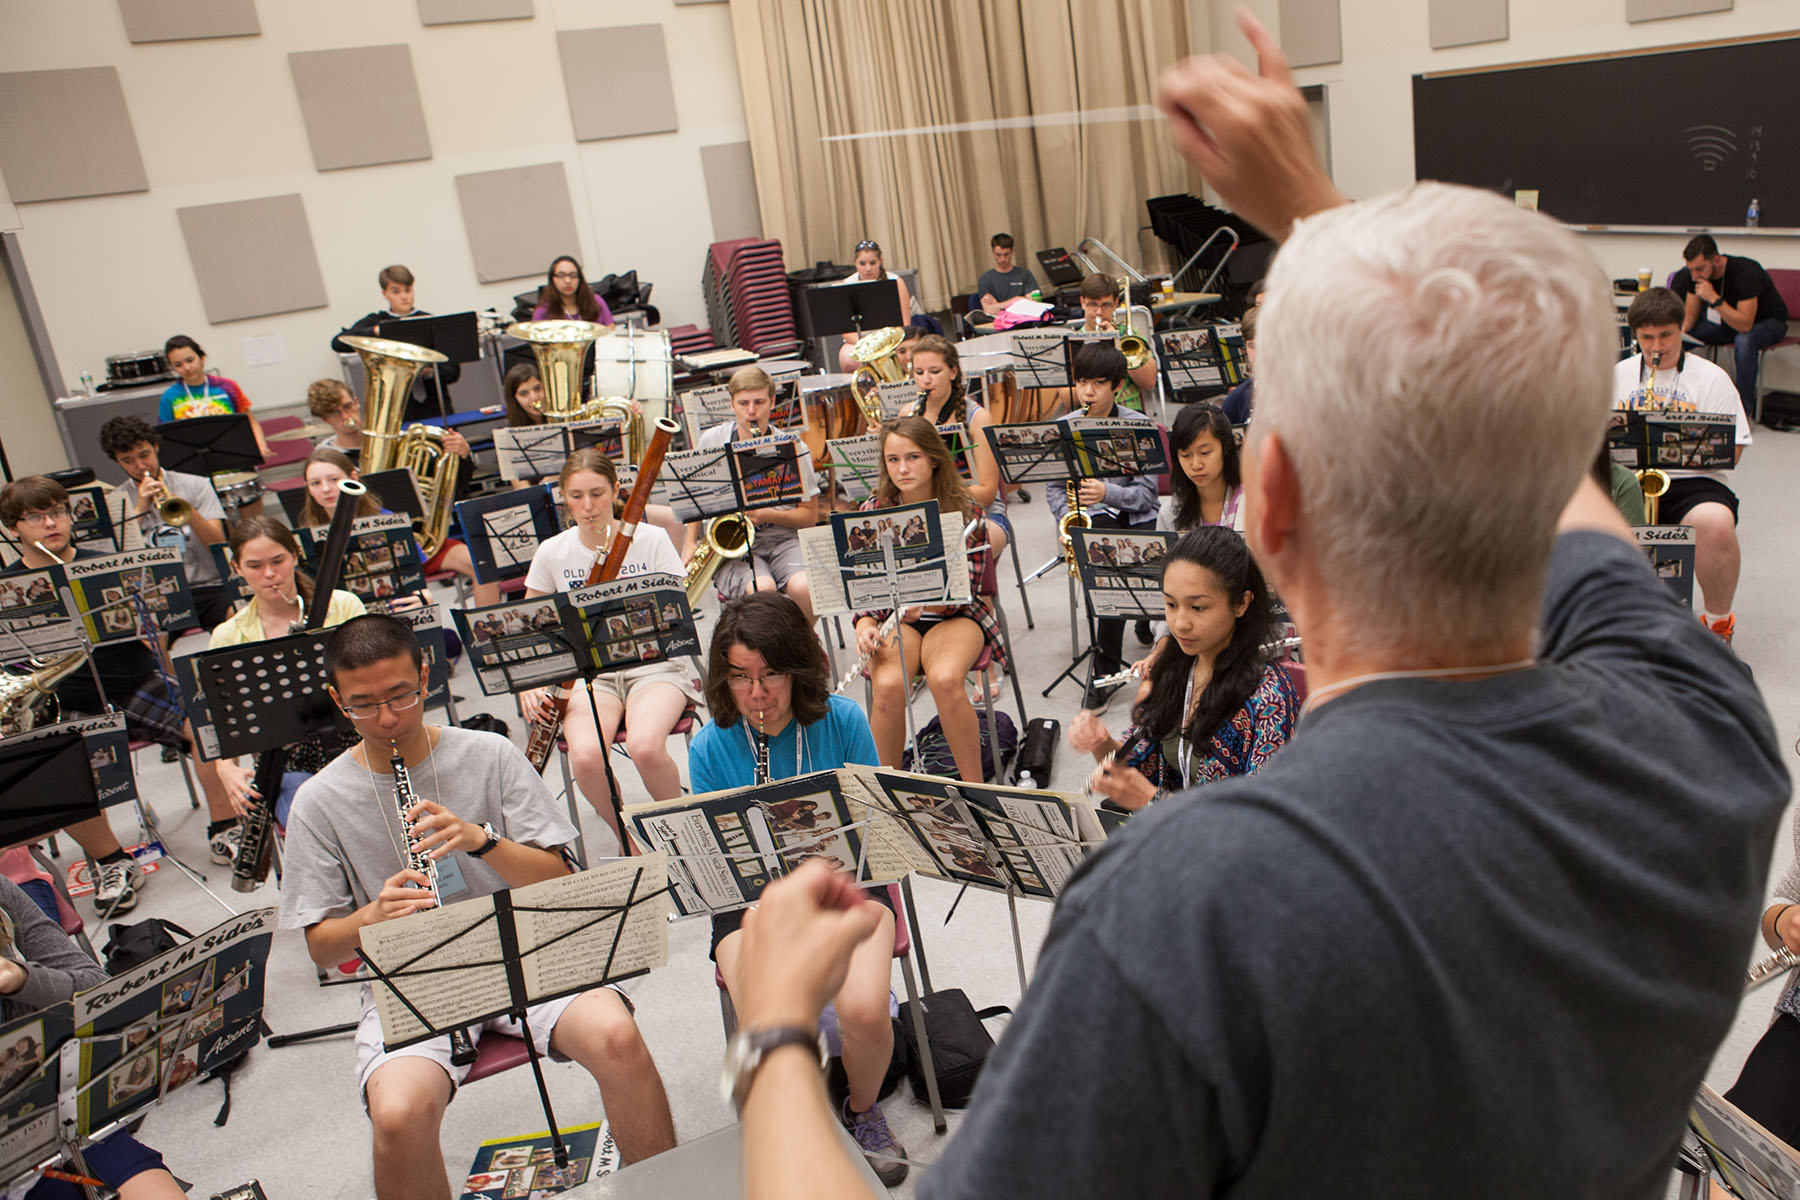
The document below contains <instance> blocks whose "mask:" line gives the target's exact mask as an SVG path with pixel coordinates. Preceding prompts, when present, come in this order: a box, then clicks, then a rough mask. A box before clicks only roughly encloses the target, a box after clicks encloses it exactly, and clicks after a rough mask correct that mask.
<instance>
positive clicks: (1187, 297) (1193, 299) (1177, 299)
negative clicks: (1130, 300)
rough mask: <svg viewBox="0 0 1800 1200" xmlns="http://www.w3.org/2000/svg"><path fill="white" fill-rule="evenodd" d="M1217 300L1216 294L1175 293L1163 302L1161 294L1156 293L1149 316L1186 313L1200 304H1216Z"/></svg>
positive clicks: (1217, 295) (1217, 294)
mask: <svg viewBox="0 0 1800 1200" xmlns="http://www.w3.org/2000/svg"><path fill="white" fill-rule="evenodd" d="M1219 299H1220V296H1219V293H1218V292H1176V293H1174V294H1173V295H1171V296H1170V297H1169V298H1168V299H1167V300H1165V299H1163V298H1162V293H1160V292H1158V293H1157V294H1156V297H1155V299H1154V300H1153V301H1152V302H1151V304H1150V315H1151V316H1152V317H1166V316H1170V315H1172V314H1174V313H1178V312H1186V311H1187V310H1189V309H1191V308H1198V307H1200V306H1201V305H1202V304H1217V303H1218V302H1219Z"/></svg>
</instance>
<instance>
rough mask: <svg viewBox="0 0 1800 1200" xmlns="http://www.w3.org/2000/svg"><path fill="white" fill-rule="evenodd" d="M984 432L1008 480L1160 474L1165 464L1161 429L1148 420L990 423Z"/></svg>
mask: <svg viewBox="0 0 1800 1200" xmlns="http://www.w3.org/2000/svg"><path fill="white" fill-rule="evenodd" d="M982 432H983V433H984V434H985V435H986V436H987V439H988V447H989V448H990V449H991V450H992V451H993V452H994V461H995V463H996V464H997V465H998V466H999V468H1000V475H1001V477H1002V478H1003V479H1005V480H1006V482H1007V483H1010V484H1021V483H1061V482H1066V481H1068V480H1070V479H1090V478H1095V477H1103V476H1118V475H1162V474H1165V473H1166V472H1167V471H1168V469H1169V453H1168V449H1167V447H1166V446H1165V444H1164V442H1163V437H1162V431H1161V430H1160V429H1158V428H1157V427H1156V426H1155V425H1154V424H1152V423H1150V422H1148V421H1127V420H1121V419H1116V418H1094V417H1076V418H1075V419H1073V420H1064V421H1027V422H1017V423H1009V424H1005V425H989V426H987V428H986V429H984V430H983V431H982Z"/></svg>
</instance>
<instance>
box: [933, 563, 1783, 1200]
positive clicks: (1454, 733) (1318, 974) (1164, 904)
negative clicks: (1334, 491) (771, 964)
mask: <svg viewBox="0 0 1800 1200" xmlns="http://www.w3.org/2000/svg"><path fill="white" fill-rule="evenodd" d="M1540 629H1541V631H1542V648H1541V650H1540V654H1539V664H1540V665H1538V666H1537V667H1536V668H1534V669H1531V670H1526V671H1517V672H1512V673H1506V674H1499V675H1495V676H1492V677H1490V678H1487V679H1482V680H1477V681H1463V682H1457V681H1450V680H1428V679H1394V680H1387V681H1383V682H1377V683H1369V684H1366V685H1365V686H1363V687H1359V688H1357V689H1355V690H1354V691H1349V692H1345V693H1344V694H1342V695H1341V696H1339V697H1338V698H1336V699H1334V700H1332V701H1331V702H1330V703H1328V704H1325V705H1322V706H1321V707H1319V708H1318V709H1316V710H1315V711H1313V712H1311V713H1309V714H1308V715H1306V716H1305V717H1304V718H1303V719H1302V720H1301V722H1300V724H1299V726H1298V728H1297V729H1296V730H1295V732H1294V737H1293V740H1292V741H1290V742H1289V743H1288V744H1287V745H1286V746H1284V747H1283V748H1282V749H1281V750H1280V751H1279V752H1278V753H1276V754H1275V755H1274V756H1273V757H1272V758H1271V759H1270V760H1269V761H1268V762H1267V763H1266V764H1265V765H1264V766H1263V767H1262V768H1261V769H1260V770H1258V771H1257V772H1256V773H1255V774H1253V775H1247V776H1244V777H1242V778H1238V779H1231V780H1226V781H1223V782H1220V783H1214V784H1209V785H1208V786H1207V787H1206V789H1205V794H1204V797H1203V798H1199V799H1194V800H1192V801H1191V802H1188V803H1176V802H1171V803H1166V804H1161V805H1156V806H1154V807H1152V808H1151V809H1150V810H1149V811H1148V812H1146V813H1144V814H1141V815H1139V816H1138V817H1136V818H1134V819H1133V820H1132V821H1131V822H1130V823H1129V824H1128V825H1127V826H1126V827H1125V829H1124V831H1123V832H1122V833H1121V834H1120V835H1119V836H1117V837H1116V838H1114V839H1113V840H1112V841H1110V842H1109V843H1108V844H1107V846H1106V847H1104V848H1103V849H1102V850H1100V851H1099V852H1098V853H1097V854H1095V855H1094V856H1093V857H1092V858H1090V859H1089V860H1088V861H1087V862H1086V863H1085V864H1083V866H1082V868H1081V870H1080V871H1079V872H1078V873H1077V874H1076V876H1075V878H1074V880H1073V882H1071V884H1070V885H1069V887H1068V889H1067V891H1066V892H1065V893H1064V894H1063V896H1062V898H1061V900H1060V901H1059V902H1058V904H1057V908H1056V913H1055V915H1054V916H1053V917H1052V919H1051V925H1050V933H1049V937H1048V938H1047V939H1046V940H1045V942H1044V946H1043V950H1042V952H1041V954H1040V956H1039V959H1038V967H1037V974H1036V976H1035V977H1034V978H1033V979H1032V981H1031V987H1030V990H1029V991H1028V992H1027V993H1026V995H1025V998H1024V1000H1023V1001H1022V1002H1021V1003H1020V1005H1019V1009H1018V1016H1017V1017H1015V1018H1014V1020H1013V1023H1012V1025H1011V1027H1010V1028H1008V1029H1007V1030H1006V1032H1005V1034H1004V1035H1003V1036H1002V1038H1001V1039H1000V1043H999V1045H998V1047H997V1048H996V1049H995V1051H994V1053H993V1055H992V1057H991V1058H990V1060H989V1062H988V1064H987V1068H986V1070H985V1071H984V1072H983V1073H982V1075H981V1080H980V1083H979V1085H978V1086H977V1088H976V1090H975V1095H974V1098H973V1099H972V1100H971V1102H970V1104H969V1111H968V1115H967V1117H965V1118H964V1120H963V1123H962V1125H961V1127H960V1128H959V1129H958V1130H957V1131H956V1136H955V1137H954V1138H953V1139H952V1140H951V1142H950V1144H949V1145H948V1146H947V1147H946V1148H945V1151H944V1153H943V1154H942V1156H941V1157H940V1158H939V1161H938V1164H937V1166H936V1167H934V1168H933V1169H932V1170H931V1171H929V1172H927V1173H926V1174H925V1175H924V1176H923V1177H922V1178H921V1180H920V1182H919V1195H920V1196H921V1197H922V1198H923V1200H946V1198H948V1197H989V1196H1032V1197H1037V1198H1039V1200H1043V1198H1054V1197H1084V1198H1085V1197H1093V1196H1131V1197H1134V1198H1145V1197H1163V1196H1180V1197H1194V1196H1230V1197H1233V1198H1236V1200H1249V1198H1252V1197H1256V1198H1261V1197H1271V1198H1273V1197H1323V1196H1359V1197H1360V1196H1380V1197H1383V1198H1384V1200H1392V1198H1396V1197H1398V1198H1402V1200H1407V1198H1412V1197H1418V1198H1419V1200H1439V1198H1441V1197H1446V1196H1455V1197H1457V1198H1458V1200H1469V1198H1471V1197H1473V1198H1488V1197H1492V1198H1494V1200H1516V1198H1517V1197H1522V1196H1543V1195H1553V1194H1554V1195H1562V1196H1583V1197H1599V1196H1605V1197H1661V1196H1662V1195H1663V1194H1664V1189H1665V1186H1666V1184H1667V1181H1668V1178H1669V1171H1670V1168H1671V1166H1672V1165H1673V1162H1674V1157H1675V1150H1676V1146H1677V1144H1678V1142H1679V1140H1680V1138H1681V1136H1682V1132H1683V1129H1684V1126H1685V1119H1686V1115H1687V1107H1688V1101H1689V1100H1690V1099H1691V1098H1692V1096H1693V1095H1694V1092H1695V1090H1696V1088H1697V1087H1698V1085H1699V1083H1700V1081H1701V1078H1702V1077H1703V1076H1704V1074H1705V1072H1706V1069H1707V1066H1708V1063H1709V1062H1710V1061H1711V1058H1712V1054H1713V1050H1714V1049H1715V1048H1716V1047H1717V1046H1718V1044H1719V1040H1720V1039H1721V1038H1722V1037H1723V1036H1724V1034H1725V1032H1726V1030H1727V1029H1729V1028H1730V1026H1731V1021H1732V1018H1733V1016H1734V1015H1735V1014H1736V1012H1737V1009H1738V1002H1739V998H1740V996H1741V993H1742V990H1743V977H1744V961H1745V958H1746V956H1747V955H1748V954H1749V952H1750V947H1751V945H1752V943H1753V941H1754V940H1755V936H1756V923H1757V914H1758V911H1759V909H1760V907H1761V901H1762V896H1763V883H1764V876H1765V873H1766V871H1767V869H1768V862H1769V853H1770V849H1771V846H1772V843H1773V838H1774V834H1775V830H1776V828H1777V826H1778V825H1779V823H1780V820H1781V814H1782V811H1783V809H1784V807H1785V806H1786V804H1787V800H1788V779H1787V772H1786V771H1785V770H1784V768H1783V766H1782V749H1781V746H1780V745H1779V743H1778V742H1777V741H1776V737H1775V731H1774V728H1773V726H1772V725H1771V724H1770V721H1769V715H1768V712H1767V710H1766V709H1765V708H1764V706H1763V703H1762V700H1761V698H1760V697H1759V696H1758V695H1757V691H1756V687H1755V685H1754V684H1753V683H1752V682H1751V680H1750V676H1749V672H1748V671H1746V670H1745V669H1744V666H1743V664H1741V663H1740V662H1738V661H1737V659H1736V658H1735V657H1734V656H1733V655H1732V653H1731V650H1730V648H1729V647H1727V646H1726V645H1725V644H1724V643H1723V642H1721V641H1720V640H1719V639H1718V638H1717V637H1715V636H1714V635H1712V634H1711V633H1710V632H1708V631H1707V630H1706V629H1704V628H1703V627H1702V626H1701V624H1700V622H1699V621H1696V620H1695V619H1694V614H1693V613H1692V612H1691V611H1689V610H1688V609H1685V608H1682V607H1681V606H1680V605H1678V604H1677V603H1676V602H1675V601H1674V600H1673V599H1672V598H1671V597H1670V595H1669V593H1668V592H1667V591H1666V590H1665V589H1664V588H1663V587H1662V586H1661V584H1660V583H1659V582H1658V581H1657V579H1656V577H1655V575H1654V574H1653V573H1652V572H1651V571H1650V569H1649V567H1648V565H1647V564H1646V562H1645V560H1644V558H1643V556H1642V555H1641V554H1640V553H1639V552H1638V551H1637V550H1636V549H1635V548H1634V547H1631V546H1629V545H1626V544H1625V543H1624V542H1622V541H1620V540H1618V539H1615V538H1612V537H1609V536H1607V535H1604V534H1599V533H1576V534H1569V535H1565V536H1564V537H1562V538H1560V539H1558V541H1557V544H1556V549H1555V551H1554V554H1553V557H1552V559H1551V563H1550V572H1549V579H1548V581H1547V586H1546V587H1545V591H1544V608H1543V616H1542V619H1541V622H1540Z"/></svg>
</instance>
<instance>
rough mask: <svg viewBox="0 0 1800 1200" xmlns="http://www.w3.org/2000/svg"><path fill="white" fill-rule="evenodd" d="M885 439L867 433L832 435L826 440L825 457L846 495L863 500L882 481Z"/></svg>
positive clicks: (860, 501) (857, 501)
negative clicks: (858, 435) (841, 436)
mask: <svg viewBox="0 0 1800 1200" xmlns="http://www.w3.org/2000/svg"><path fill="white" fill-rule="evenodd" d="M880 460H881V441H880V439H879V438H877V437H876V436H875V435H874V434H869V435H868V436H866V437H847V438H832V439H831V440H830V441H829V442H826V443H825V461H826V465H827V466H828V467H829V468H830V469H831V471H832V473H833V475H834V477H835V479H836V481H837V485H838V486H839V487H840V488H842V489H843V490H844V497H845V499H847V500H849V501H850V502H851V503H853V504H860V503H862V502H863V501H864V500H866V499H868V497H869V496H870V494H871V493H873V492H874V490H875V485H876V484H878V483H880V482H881V465H880Z"/></svg>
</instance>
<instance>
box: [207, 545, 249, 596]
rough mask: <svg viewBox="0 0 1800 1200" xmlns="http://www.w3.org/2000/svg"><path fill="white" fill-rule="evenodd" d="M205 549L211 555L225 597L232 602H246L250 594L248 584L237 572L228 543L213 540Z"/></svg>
mask: <svg viewBox="0 0 1800 1200" xmlns="http://www.w3.org/2000/svg"><path fill="white" fill-rule="evenodd" d="M206 549H207V551H208V553H210V554H211V555H212V560H213V569H214V570H216V571H218V573H219V584H220V586H222V587H223V588H224V589H225V592H226V595H227V598H228V599H230V601H231V602H232V603H233V604H248V603H249V602H250V598H251V595H252V593H251V591H250V584H249V582H248V581H247V580H245V578H244V577H243V576H242V575H240V574H238V571H237V563H236V561H235V560H234V559H233V558H232V557H231V545H230V543H228V542H214V543H213V544H212V545H210V546H208V547H207V548H206Z"/></svg>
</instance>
